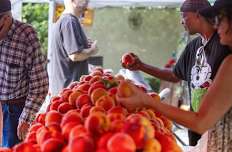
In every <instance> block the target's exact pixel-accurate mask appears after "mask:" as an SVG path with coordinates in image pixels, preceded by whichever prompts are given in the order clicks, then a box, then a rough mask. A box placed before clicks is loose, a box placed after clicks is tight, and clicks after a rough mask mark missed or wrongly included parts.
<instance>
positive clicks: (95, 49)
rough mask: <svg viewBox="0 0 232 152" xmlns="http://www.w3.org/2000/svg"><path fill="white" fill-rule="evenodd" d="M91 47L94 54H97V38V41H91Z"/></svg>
mask: <svg viewBox="0 0 232 152" xmlns="http://www.w3.org/2000/svg"><path fill="white" fill-rule="evenodd" d="M90 48H91V50H92V52H94V54H96V53H97V52H98V47H97V40H95V41H93V42H92V43H91V47H90Z"/></svg>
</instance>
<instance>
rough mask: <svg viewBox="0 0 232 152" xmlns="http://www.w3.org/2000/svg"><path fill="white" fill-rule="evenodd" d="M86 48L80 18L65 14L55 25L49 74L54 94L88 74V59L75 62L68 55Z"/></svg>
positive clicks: (86, 44) (86, 43) (85, 39)
mask: <svg viewBox="0 0 232 152" xmlns="http://www.w3.org/2000/svg"><path fill="white" fill-rule="evenodd" d="M86 48H88V42H87V38H86V35H85V33H84V31H83V29H82V27H81V24H80V22H79V19H78V18H77V17H75V16H73V15H71V14H63V15H62V16H61V17H60V19H59V20H58V21H57V22H56V24H55V25H54V27H53V38H52V43H51V55H50V58H51V59H50V65H51V66H50V68H51V69H50V71H51V73H50V76H49V83H50V85H49V86H50V91H51V93H52V95H56V94H58V92H59V91H61V89H62V88H64V87H67V86H68V85H69V84H70V83H71V82H73V81H79V78H80V77H81V76H82V75H84V74H88V61H87V60H85V61H81V62H73V61H72V60H71V59H70V58H69V57H68V56H69V55H71V54H73V53H77V52H81V51H82V50H83V49H86Z"/></svg>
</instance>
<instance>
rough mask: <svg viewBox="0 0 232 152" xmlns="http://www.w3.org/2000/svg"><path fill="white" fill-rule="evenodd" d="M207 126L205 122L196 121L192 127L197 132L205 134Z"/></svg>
mask: <svg viewBox="0 0 232 152" xmlns="http://www.w3.org/2000/svg"><path fill="white" fill-rule="evenodd" d="M205 126H206V125H205V123H200V122H198V123H195V124H194V125H193V128H191V129H192V130H194V131H195V132H197V133H198V134H203V133H205V132H206V131H207V130H208V128H207V127H205Z"/></svg>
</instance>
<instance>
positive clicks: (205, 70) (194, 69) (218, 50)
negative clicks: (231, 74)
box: [173, 32, 230, 100]
mask: <svg viewBox="0 0 232 152" xmlns="http://www.w3.org/2000/svg"><path fill="white" fill-rule="evenodd" d="M203 46H204V45H203V43H202V38H201V37H200V36H199V37H197V38H195V39H193V40H192V41H191V42H190V43H189V44H188V45H187V46H186V48H185V50H184V52H183V53H182V55H181V56H180V58H179V60H178V62H177V64H176V65H175V67H174V71H173V72H174V73H175V75H176V76H177V77H178V78H179V79H181V80H185V81H187V82H188V86H189V91H190V98H191V89H193V88H197V87H200V86H201V85H203V83H204V82H206V81H210V80H213V79H214V77H215V75H216V73H217V70H218V68H219V67H220V64H221V63H222V61H223V59H224V58H225V57H226V56H227V55H229V54H230V51H229V49H228V47H226V46H223V45H221V44H220V40H219V36H218V34H217V33H216V32H215V33H214V35H213V36H212V38H211V39H210V40H209V41H208V43H207V44H206V45H205V46H204V47H203ZM199 48H203V50H204V51H201V50H202V49H199ZM204 57H205V59H204ZM190 100H191V99H190Z"/></svg>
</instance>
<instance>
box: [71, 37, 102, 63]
mask: <svg viewBox="0 0 232 152" xmlns="http://www.w3.org/2000/svg"><path fill="white" fill-rule="evenodd" d="M73 52H76V53H73V54H71V55H69V58H70V59H71V60H72V61H73V62H75V61H84V60H86V59H88V58H89V57H90V56H93V55H95V54H97V52H98V48H97V41H94V42H93V44H91V47H90V48H88V49H83V50H82V51H73Z"/></svg>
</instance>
